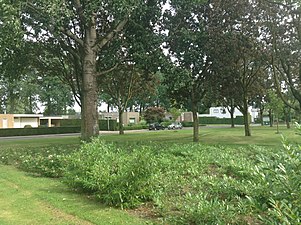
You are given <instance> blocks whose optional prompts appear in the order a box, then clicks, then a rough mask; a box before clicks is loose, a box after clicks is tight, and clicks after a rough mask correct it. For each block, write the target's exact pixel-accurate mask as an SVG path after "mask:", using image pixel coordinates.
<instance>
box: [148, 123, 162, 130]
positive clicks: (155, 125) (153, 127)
mask: <svg viewBox="0 0 301 225" xmlns="http://www.w3.org/2000/svg"><path fill="white" fill-rule="evenodd" d="M148 129H149V130H164V129H165V126H163V125H162V124H160V123H151V124H150V125H149V126H148Z"/></svg>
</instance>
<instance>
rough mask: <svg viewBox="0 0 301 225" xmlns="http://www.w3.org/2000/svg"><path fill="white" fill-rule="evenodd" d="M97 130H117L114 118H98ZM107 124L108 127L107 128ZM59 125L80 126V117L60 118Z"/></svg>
mask: <svg viewBox="0 0 301 225" xmlns="http://www.w3.org/2000/svg"><path fill="white" fill-rule="evenodd" d="M98 123H99V130H110V131H115V130H117V129H118V128H117V121H116V120H109V121H108V120H99V121H98ZM108 124H109V129H108ZM61 127H81V120H80V119H63V120H61Z"/></svg>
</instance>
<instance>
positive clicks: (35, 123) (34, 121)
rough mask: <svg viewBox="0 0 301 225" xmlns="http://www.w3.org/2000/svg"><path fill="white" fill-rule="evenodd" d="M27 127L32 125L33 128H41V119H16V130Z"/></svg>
mask: <svg viewBox="0 0 301 225" xmlns="http://www.w3.org/2000/svg"><path fill="white" fill-rule="evenodd" d="M25 125H30V126H32V127H38V126H39V118H24V117H15V118H14V128H24V126H25Z"/></svg>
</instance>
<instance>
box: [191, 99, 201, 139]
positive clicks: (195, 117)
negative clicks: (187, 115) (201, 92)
mask: <svg viewBox="0 0 301 225" xmlns="http://www.w3.org/2000/svg"><path fill="white" fill-rule="evenodd" d="M191 108H192V117H193V142H199V117H198V107H197V103H195V102H194V101H192V106H191Z"/></svg>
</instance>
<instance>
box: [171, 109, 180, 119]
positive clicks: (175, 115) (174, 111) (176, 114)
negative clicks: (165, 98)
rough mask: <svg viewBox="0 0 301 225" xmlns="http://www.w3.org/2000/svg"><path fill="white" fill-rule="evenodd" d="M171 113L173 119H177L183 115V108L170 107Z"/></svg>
mask: <svg viewBox="0 0 301 225" xmlns="http://www.w3.org/2000/svg"><path fill="white" fill-rule="evenodd" d="M169 113H170V114H171V116H172V120H173V121H176V119H177V118H178V117H179V116H181V110H179V109H177V108H174V107H173V108H171V109H169Z"/></svg>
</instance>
